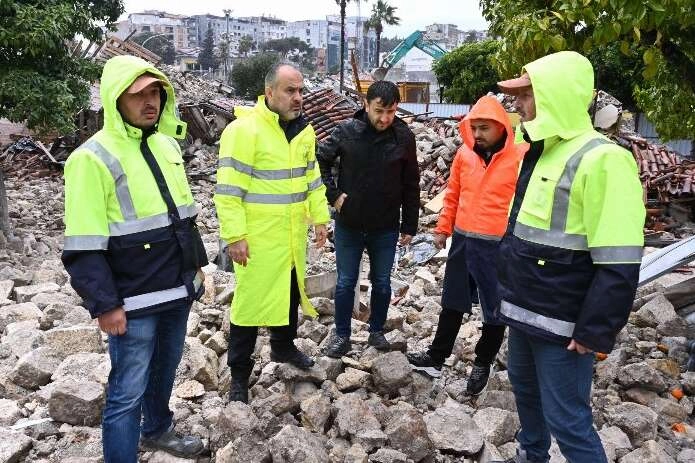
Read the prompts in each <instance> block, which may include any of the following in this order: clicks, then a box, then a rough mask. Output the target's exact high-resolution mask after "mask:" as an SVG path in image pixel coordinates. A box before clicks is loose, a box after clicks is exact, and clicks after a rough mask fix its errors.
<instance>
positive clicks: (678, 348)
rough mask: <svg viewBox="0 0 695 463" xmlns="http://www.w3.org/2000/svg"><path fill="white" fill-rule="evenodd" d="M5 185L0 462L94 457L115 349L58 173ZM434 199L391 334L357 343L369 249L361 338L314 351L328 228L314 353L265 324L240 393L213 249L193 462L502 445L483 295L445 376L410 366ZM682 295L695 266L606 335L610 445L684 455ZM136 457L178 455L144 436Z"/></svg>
mask: <svg viewBox="0 0 695 463" xmlns="http://www.w3.org/2000/svg"><path fill="white" fill-rule="evenodd" d="M455 128H456V127H455V125H453V124H451V123H448V122H447V123H444V124H423V123H414V124H413V129H414V130H415V132H416V136H417V137H418V157H419V158H421V165H422V166H423V167H424V168H425V171H427V170H431V171H432V172H435V173H436V175H438V176H444V175H445V172H446V171H445V170H444V169H439V167H438V166H437V167H433V165H434V164H436V163H437V162H438V160H439V159H440V158H441V159H442V160H446V158H447V157H448V156H451V155H452V154H451V153H452V152H454V151H455V148H456V146H455V145H456V144H457V142H458V140H457V138H456V130H455ZM447 142H449V143H447ZM196 143H197V144H195V143H194V144H192V145H191V147H190V149H189V150H188V153H187V154H190V155H192V157H193V159H192V160H191V162H190V163H189V164H188V169H189V171H190V172H191V173H192V172H194V171H195V169H199V170H201V171H203V170H210V169H214V165H215V163H216V154H215V153H214V151H215V147H211V146H207V145H205V144H202V142H196ZM443 148H446V153H445V152H444V149H443ZM426 159H427V160H426ZM433 163H434V164H433ZM435 169H436V170H435ZM191 177H192V190H193V192H194V196H195V198H196V202H197V204H198V205H199V208H200V214H199V216H198V223H199V228H200V231H201V234H202V235H203V240H204V242H205V246H206V249H207V250H208V254H209V257H210V258H211V259H214V258H215V257H216V254H217V252H218V242H217V228H218V227H217V220H216V217H215V212H214V208H213V203H212V194H213V191H214V179H213V177H212V176H209V175H202V176H195V175H191ZM423 177H426V178H428V179H429V178H430V176H423ZM20 184H21V188H20ZM434 184H435V182H433V183H432V185H434ZM7 188H8V191H9V204H10V216H11V217H12V220H13V223H14V229H15V230H14V231H15V233H14V236H13V237H9V238H8V237H1V236H0V335H1V338H0V455H1V456H2V461H26V462H36V463H38V462H42V463H43V462H57V461H60V462H77V461H80V462H98V461H101V460H100V459H101V431H100V428H99V420H100V415H101V411H102V410H103V406H104V397H105V384H106V382H107V378H108V372H109V359H108V350H107V346H106V337H105V336H104V335H103V334H102V333H101V332H100V331H99V329H98V327H97V326H96V324H95V323H94V322H93V321H92V320H90V318H89V315H88V314H87V311H86V310H85V309H84V308H82V307H81V306H80V304H81V300H80V298H79V297H78V296H77V295H76V294H75V292H74V291H73V290H72V289H71V287H70V285H69V282H68V277H67V274H66V273H65V271H64V270H63V268H62V265H61V263H60V260H59V256H60V251H61V233H62V228H63V224H62V220H61V217H62V210H63V208H62V196H63V190H62V188H63V187H62V182H61V181H60V179H58V178H56V177H53V176H48V177H41V178H36V179H33V178H30V179H28V180H22V181H20V180H19V179H18V178H17V177H16V176H14V175H11V176H10V179H9V180H8V182H7ZM433 216H434V217H436V215H425V214H423V215H422V218H421V233H420V234H419V235H418V236H417V237H416V239H415V240H414V241H413V243H412V245H411V246H410V247H409V248H408V249H399V256H398V257H399V259H398V265H397V269H396V271H395V272H394V279H393V285H392V286H393V291H394V295H393V299H392V304H391V307H390V309H389V314H388V320H387V322H386V331H387V333H386V337H387V339H389V341H390V342H391V343H392V345H393V346H394V349H395V350H394V351H392V352H388V353H382V352H378V351H376V350H374V349H373V348H371V347H369V346H368V345H367V337H368V330H367V328H368V326H367V324H366V323H364V322H362V321H360V320H365V319H366V318H365V311H364V309H365V308H366V304H367V302H368V300H369V282H368V281H367V280H366V276H367V274H368V271H369V265H368V262H365V265H364V268H363V273H362V275H363V278H362V279H361V281H360V290H361V291H360V295H361V302H362V304H361V306H362V310H360V311H359V313H358V314H356V315H357V316H358V317H359V319H360V320H354V321H353V329H352V331H353V332H352V340H353V348H354V350H353V351H352V352H350V353H349V355H347V356H345V357H343V358H342V359H330V358H327V357H323V356H320V355H319V353H320V351H321V349H322V347H323V346H324V344H325V343H326V342H327V339H328V335H329V334H330V330H331V326H332V323H333V311H334V306H333V300H332V290H333V289H334V286H335V274H334V253H333V252H331V251H332V246H331V244H330V243H329V244H328V245H327V246H326V248H325V249H324V250H322V251H316V250H312V251H310V255H309V261H310V269H311V276H310V277H309V278H308V279H307V285H306V286H307V290H308V291H309V292H310V296H311V297H312V298H313V299H312V301H313V303H314V304H315V306H316V307H317V309H318V312H319V317H318V318H317V319H302V320H300V326H299V330H298V339H297V341H296V344H297V346H298V348H299V349H301V350H302V351H304V352H305V353H307V354H309V355H313V356H316V358H317V363H316V365H315V366H314V367H313V368H312V369H310V370H308V371H303V370H298V369H296V368H294V367H291V366H289V365H286V364H278V363H274V362H271V361H270V348H269V342H268V333H267V332H265V330H261V334H260V336H259V342H258V344H257V348H256V353H255V357H256V365H255V368H254V372H253V375H252V378H251V391H250V398H251V400H250V404H249V405H244V404H240V403H231V404H230V403H228V401H227V392H228V390H229V384H230V374H229V368H228V367H227V364H226V363H227V362H226V357H227V352H226V351H227V341H226V335H227V332H228V327H229V321H228V320H229V314H228V308H229V302H230V300H231V299H232V298H233V296H234V290H235V281H234V275H233V274H230V273H227V272H222V271H219V270H217V268H216V266H215V265H214V264H211V265H210V266H208V267H206V268H205V269H204V271H205V273H206V275H207V278H206V280H205V287H206V292H205V295H204V297H203V299H202V300H201V301H200V302H198V303H195V304H194V306H193V309H192V311H191V315H190V317H189V322H188V327H187V337H186V342H185V347H184V354H183V360H182V361H181V364H180V366H179V370H178V374H177V378H176V384H175V390H174V394H173V397H172V400H171V405H172V407H173V410H174V417H175V422H176V427H177V431H180V432H183V433H192V434H194V435H197V436H200V437H201V438H202V439H203V440H204V441H205V443H206V446H207V448H208V449H209V455H208V456H204V457H201V458H199V459H198V461H199V462H208V461H214V462H218V463H223V462H224V463H226V462H271V461H273V462H287V463H304V462H317V463H319V462H321V463H323V462H341V463H342V462H379V463H386V462H389V463H394V462H403V463H406V462H420V461H431V462H435V461H436V462H441V463H453V462H466V463H474V462H475V463H486V462H489V461H490V460H492V459H496V458H500V457H502V458H508V457H510V456H511V455H512V454H513V452H514V448H515V444H514V434H515V432H516V431H517V430H518V428H519V422H518V418H517V415H516V413H515V411H516V410H515V404H514V399H513V395H512V392H511V386H510V383H509V379H508V375H507V373H506V370H505V366H506V358H507V351H506V346H505V347H503V349H502V351H501V353H500V356H499V360H498V363H497V365H496V370H497V371H496V372H495V374H494V375H493V377H492V379H491V382H490V385H489V386H488V388H487V390H486V391H485V392H484V393H483V394H482V395H480V396H479V397H477V398H473V399H471V398H470V397H467V396H465V395H464V391H465V387H466V380H465V378H466V377H467V375H468V373H469V372H470V369H471V366H472V359H473V356H474V352H473V349H474V346H475V343H476V342H477V339H478V337H479V336H480V326H481V323H482V321H481V316H480V313H479V311H478V310H477V308H476V309H475V310H474V313H473V314H472V315H471V316H470V317H467V318H466V319H465V321H464V324H463V326H462V327H461V330H460V332H459V336H458V339H457V341H456V346H455V349H454V353H453V355H452V356H451V357H450V358H449V359H448V360H447V362H446V366H445V368H444V369H443V375H442V377H441V378H438V379H436V380H432V379H430V378H428V377H426V376H423V375H421V374H419V373H417V372H414V371H412V370H411V367H410V365H409V364H408V362H407V359H406V357H405V355H404V352H406V351H414V350H420V349H424V348H425V347H426V346H427V345H428V344H429V342H430V341H431V339H432V337H433V335H434V330H435V329H436V325H437V320H438V315H439V311H440V310H441V307H440V305H439V301H440V297H441V287H442V278H443V274H444V266H445V260H446V251H441V252H440V251H437V250H436V249H434V247H433V246H432V240H431V235H429V234H428V230H429V229H430V225H431V223H432V217H433ZM329 236H330V235H329ZM693 294H695V279H693V276H692V275H684V274H678V275H676V274H671V275H667V276H665V277H662V278H661V279H659V280H657V281H656V282H653V283H651V284H650V285H648V286H647V287H644V288H641V289H640V292H639V293H638V295H637V299H636V301H635V306H634V311H633V313H632V314H631V316H630V321H629V323H628V326H627V327H626V328H625V330H624V331H623V332H622V333H621V335H620V336H619V340H618V344H617V346H616V349H615V350H614V351H613V352H612V353H610V354H609V355H607V356H605V357H604V356H597V363H596V373H595V381H594V395H593V405H594V415H595V420H596V425H597V427H598V429H599V432H600V435H601V439H602V442H603V445H604V448H605V449H606V452H607V454H608V458H609V461H611V462H618V463H632V462H637V461H653V462H657V461H658V462H660V463H685V462H690V461H693V459H694V458H695V456H694V451H693V445H694V442H695V427H694V425H695V420H694V419H693V415H692V412H693V403H694V399H695V373H683V372H682V370H683V365H684V362H685V360H686V358H687V354H686V343H687V339H688V338H693V337H695V297H693ZM367 314H368V312H367ZM552 451H553V455H554V456H553V460H552V461H553V462H554V463H555V462H558V463H559V462H563V461H564V459H563V458H562V457H561V456H560V454H559V450H558V448H557V446H556V445H555V444H554V445H553V447H552ZM140 461H143V462H152V463H154V462H174V461H181V460H178V459H174V458H173V457H170V456H168V455H167V454H165V453H163V452H152V451H147V452H144V451H143V452H142V453H141V454H140Z"/></svg>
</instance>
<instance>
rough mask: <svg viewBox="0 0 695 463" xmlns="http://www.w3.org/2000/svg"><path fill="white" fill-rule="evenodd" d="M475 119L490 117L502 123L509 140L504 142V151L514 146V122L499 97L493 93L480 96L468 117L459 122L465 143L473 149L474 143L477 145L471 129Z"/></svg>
mask: <svg viewBox="0 0 695 463" xmlns="http://www.w3.org/2000/svg"><path fill="white" fill-rule="evenodd" d="M474 119H490V120H493V121H495V122H499V123H500V124H502V125H503V126H504V128H505V129H506V131H507V140H506V141H505V143H504V148H503V149H502V151H507V150H509V149H510V148H511V147H512V146H514V131H513V130H512V123H511V121H510V120H509V116H508V115H507V111H505V110H504V106H502V104H501V103H500V102H499V101H497V98H495V97H494V96H491V95H485V96H484V97H482V98H480V99H479V100H478V101H477V102H476V103H475V105H473V107H472V108H471V110H470V111H469V113H468V114H467V115H466V117H465V118H463V120H462V121H461V122H460V123H459V132H460V133H461V138H462V139H463V143H464V144H465V145H466V146H467V147H468V148H469V149H471V150H472V149H473V145H475V139H474V137H473V130H471V121H472V120H474Z"/></svg>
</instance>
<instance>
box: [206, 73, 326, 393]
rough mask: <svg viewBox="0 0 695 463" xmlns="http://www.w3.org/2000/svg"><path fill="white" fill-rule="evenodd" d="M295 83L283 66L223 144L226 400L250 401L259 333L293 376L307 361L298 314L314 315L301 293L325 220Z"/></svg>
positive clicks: (310, 136)
mask: <svg viewBox="0 0 695 463" xmlns="http://www.w3.org/2000/svg"><path fill="white" fill-rule="evenodd" d="M303 87H304V85H303V77H302V74H301V73H300V72H299V71H298V70H297V69H296V68H295V67H294V66H293V65H291V64H287V63H280V64H277V65H275V66H273V68H272V69H271V70H270V71H269V72H268V75H267V76H266V79H265V95H264V96H260V97H259V98H258V103H257V104H256V106H255V107H254V108H253V109H251V110H244V111H238V110H237V111H236V115H237V119H236V120H235V121H233V122H232V123H231V124H229V126H228V127H227V128H226V129H225V131H224V133H223V134H222V139H221V141H220V162H219V169H218V172H217V189H216V192H215V197H214V200H215V206H216V208H217V216H218V218H219V221H220V235H221V238H222V240H224V241H225V242H226V243H228V247H227V249H228V253H229V255H230V257H231V259H232V260H233V261H234V271H235V274H236V280H237V287H236V290H235V293H234V299H233V300H232V307H231V317H230V322H231V326H230V334H229V352H228V361H227V362H228V364H229V367H230V369H231V374H232V384H231V388H230V393H229V397H230V400H231V401H240V402H247V401H248V379H249V376H250V374H251V370H252V369H253V360H252V359H251V354H252V353H253V350H254V346H255V344H256V335H257V332H258V327H259V326H266V327H269V328H270V332H271V335H270V346H271V359H272V360H274V361H278V362H287V363H291V364H292V365H295V366H297V367H299V368H309V367H311V366H312V365H313V360H312V359H311V358H309V357H308V356H306V355H305V354H304V353H302V352H300V351H299V350H298V349H297V348H296V347H295V345H294V342H293V341H294V338H295V337H296V334H297V317H298V314H297V308H298V306H299V305H301V306H302V311H303V313H304V314H305V315H310V316H313V315H315V314H316V311H315V310H314V308H313V307H312V306H311V303H310V302H309V300H308V299H307V297H306V295H305V293H304V277H305V267H306V246H307V232H308V225H309V224H313V225H314V232H315V236H316V246H319V247H322V246H323V245H324V243H325V241H326V226H325V224H326V223H328V222H329V220H330V216H329V214H328V206H327V204H326V200H325V197H324V193H325V187H324V186H323V183H322V182H321V175H320V172H319V167H318V165H317V164H316V155H315V145H316V135H315V134H314V130H313V128H312V127H311V125H309V123H308V122H307V120H306V119H305V118H304V117H303V116H302V115H301V110H302V90H303Z"/></svg>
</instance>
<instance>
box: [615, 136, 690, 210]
mask: <svg viewBox="0 0 695 463" xmlns="http://www.w3.org/2000/svg"><path fill="white" fill-rule="evenodd" d="M614 138H615V139H616V140H617V141H619V143H620V144H621V145H622V146H624V147H625V148H627V149H629V150H631V151H632V153H633V155H634V156H635V160H636V161H637V166H638V168H639V173H640V178H641V179H642V182H643V184H644V186H645V189H646V190H647V195H648V199H655V200H657V201H658V202H660V203H668V202H670V199H671V198H672V197H679V196H695V185H694V183H695V161H692V160H690V159H686V158H683V157H681V156H680V155H679V154H678V153H676V152H675V151H673V150H671V149H669V148H668V147H667V146H665V145H656V144H651V143H649V142H648V141H647V140H646V139H645V138H642V137H640V136H637V135H633V134H621V135H617V136H616V137H614Z"/></svg>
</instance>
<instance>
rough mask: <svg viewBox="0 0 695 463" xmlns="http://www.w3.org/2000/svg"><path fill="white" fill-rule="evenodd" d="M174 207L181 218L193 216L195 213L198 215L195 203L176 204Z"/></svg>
mask: <svg viewBox="0 0 695 463" xmlns="http://www.w3.org/2000/svg"><path fill="white" fill-rule="evenodd" d="M176 209H178V211H179V217H180V218H182V219H186V218H189V217H195V216H196V215H198V208H197V207H196V205H195V203H191V204H184V205H183V206H177V207H176Z"/></svg>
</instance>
